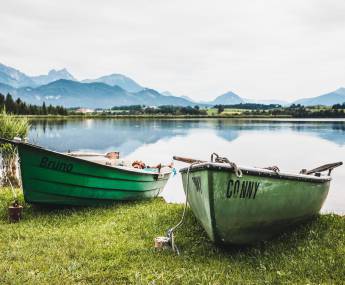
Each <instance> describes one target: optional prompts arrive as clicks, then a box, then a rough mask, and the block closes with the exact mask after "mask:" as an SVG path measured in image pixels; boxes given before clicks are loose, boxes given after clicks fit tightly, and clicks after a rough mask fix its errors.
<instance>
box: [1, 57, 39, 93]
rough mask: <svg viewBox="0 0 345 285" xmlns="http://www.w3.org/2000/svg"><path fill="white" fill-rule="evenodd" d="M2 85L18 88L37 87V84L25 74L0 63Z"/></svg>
mask: <svg viewBox="0 0 345 285" xmlns="http://www.w3.org/2000/svg"><path fill="white" fill-rule="evenodd" d="M0 83H3V84H6V85H9V86H12V87H15V88H18V87H24V86H35V85H36V84H35V82H34V81H33V80H32V79H31V78H30V77H29V76H27V75H26V74H24V73H23V72H20V71H19V70H17V69H15V68H12V67H10V66H7V65H4V64H2V63H0Z"/></svg>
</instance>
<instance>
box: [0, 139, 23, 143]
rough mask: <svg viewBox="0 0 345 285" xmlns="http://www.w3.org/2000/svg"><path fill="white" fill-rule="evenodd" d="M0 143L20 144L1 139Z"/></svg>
mask: <svg viewBox="0 0 345 285" xmlns="http://www.w3.org/2000/svg"><path fill="white" fill-rule="evenodd" d="M0 143H9V144H18V143H19V142H17V141H14V140H9V139H5V138H0Z"/></svg>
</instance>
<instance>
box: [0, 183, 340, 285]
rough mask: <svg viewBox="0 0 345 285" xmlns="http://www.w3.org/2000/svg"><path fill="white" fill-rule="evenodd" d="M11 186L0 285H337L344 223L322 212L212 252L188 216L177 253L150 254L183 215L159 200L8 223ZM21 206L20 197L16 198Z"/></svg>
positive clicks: (2, 200) (52, 212) (1, 213)
mask: <svg viewBox="0 0 345 285" xmlns="http://www.w3.org/2000/svg"><path fill="white" fill-rule="evenodd" d="M11 199H12V197H11V192H10V190H9V189H4V190H3V191H0V283H1V284H13V283H15V284H23V283H28V284H48V283H49V284H71V283H78V284H287V283H293V284H297V283H298V284H320V283H328V284H336V283H338V284H341V283H342V282H343V281H344V276H345V266H344V264H345V219H344V218H343V217H340V216H337V215H321V216H318V217H317V218H316V219H314V220H313V221H311V222H309V223H306V224H303V225H301V226H299V227H297V228H295V229H293V230H291V231H289V232H286V233H284V234H283V235H281V236H279V237H276V238H275V239H273V240H270V241H267V242H263V243H260V244H257V245H253V246H248V247H227V248H225V247H217V246H215V245H213V244H212V243H211V242H210V241H209V240H208V238H207V237H206V235H205V233H204V231H203V229H202V228H201V227H200V226H199V224H198V223H197V221H196V220H195V218H194V216H193V214H192V212H191V211H190V210H189V211H188V212H187V216H186V220H185V223H184V224H183V226H182V227H181V228H180V229H179V230H178V231H177V232H176V242H177V245H178V246H179V248H180V250H181V255H180V256H176V255H175V254H174V253H172V252H170V251H156V250H155V249H154V248H153V238H154V237H156V236H159V235H164V234H165V231H166V230H167V229H168V228H169V227H171V226H172V225H174V224H175V223H176V222H177V221H178V220H179V219H180V216H181V212H182V207H183V206H182V205H179V204H167V203H165V202H164V201H163V200H162V199H155V200H150V201H143V202H131V203H118V204H114V205H113V206H107V207H98V208H55V209H51V208H42V207H37V206H36V207H35V206H29V205H25V209H24V217H23V220H22V221H21V222H20V223H18V224H9V223H8V221H7V205H8V203H9V201H11ZM20 199H21V201H22V202H23V197H22V196H21V195H20Z"/></svg>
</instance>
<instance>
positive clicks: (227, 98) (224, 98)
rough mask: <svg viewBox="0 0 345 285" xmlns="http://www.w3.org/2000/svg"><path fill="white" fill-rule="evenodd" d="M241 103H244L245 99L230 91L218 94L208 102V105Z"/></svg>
mask: <svg viewBox="0 0 345 285" xmlns="http://www.w3.org/2000/svg"><path fill="white" fill-rule="evenodd" d="M241 103H245V101H244V100H243V99H242V98H241V97H240V96H238V95H237V94H235V93H234V92H232V91H230V92H227V93H225V94H223V95H220V96H218V97H217V98H216V99H214V100H213V101H211V102H209V104H210V105H234V104H241Z"/></svg>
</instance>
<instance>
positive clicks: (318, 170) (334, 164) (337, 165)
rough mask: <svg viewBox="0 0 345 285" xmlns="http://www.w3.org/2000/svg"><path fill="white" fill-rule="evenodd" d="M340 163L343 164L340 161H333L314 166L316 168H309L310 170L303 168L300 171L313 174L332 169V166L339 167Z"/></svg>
mask: <svg viewBox="0 0 345 285" xmlns="http://www.w3.org/2000/svg"><path fill="white" fill-rule="evenodd" d="M341 165H343V162H342V161H339V162H334V163H328V164H325V165H322V166H319V167H316V168H314V169H311V170H305V171H303V172H302V173H303V174H313V173H316V172H323V171H326V170H329V171H332V170H333V169H334V168H336V167H339V166H341Z"/></svg>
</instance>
